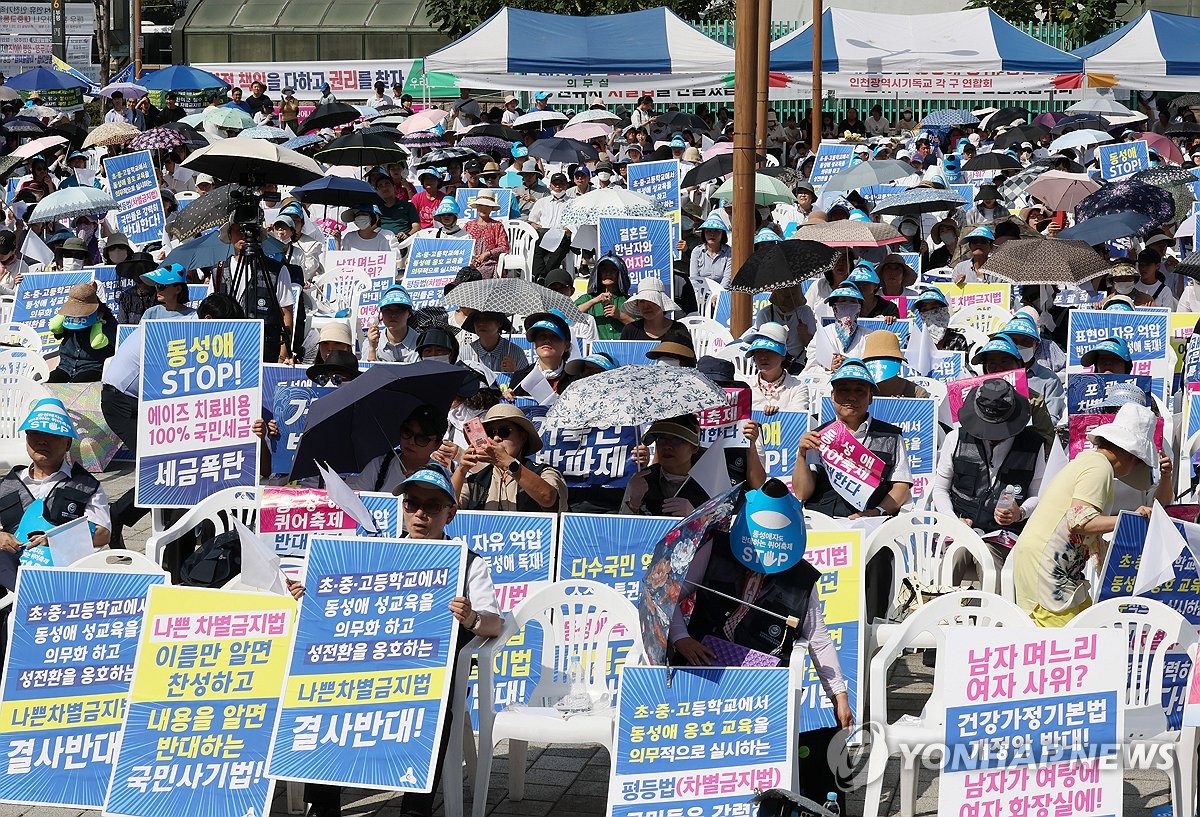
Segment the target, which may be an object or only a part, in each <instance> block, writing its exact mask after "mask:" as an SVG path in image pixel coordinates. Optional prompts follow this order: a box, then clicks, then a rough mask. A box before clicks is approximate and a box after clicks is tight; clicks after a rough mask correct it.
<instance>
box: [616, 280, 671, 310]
mask: <svg viewBox="0 0 1200 817" xmlns="http://www.w3.org/2000/svg"><path fill="white" fill-rule="evenodd" d="M643 301H648V302H650V303H653V304H657V305H658V308H659V309H661V310H662V311H663V312H678V311H679V304H677V303H675V302H674V301H673V300H671V299H670V298H669V297H667V292H666V290H665V289H664V288H663V283H662V281H661V280H659V279H658V278H646V279H643V280H642V282H641V283H640V284H638V288H637V292H636V293H634V295H632V296H631V297H630V298H629V299H628V300H627V301H625V303H624V304H622V305H621V309H623V310H625V314H626V315H632V316H633V317H635V318H640V317H642V308H641V306H639V304H640V303H642V302H643Z"/></svg>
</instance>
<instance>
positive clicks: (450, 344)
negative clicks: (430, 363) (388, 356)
mask: <svg viewBox="0 0 1200 817" xmlns="http://www.w3.org/2000/svg"><path fill="white" fill-rule="evenodd" d="M426 346H441V347H443V348H445V349H449V350H450V358H451V360H453V359H455V358H457V357H458V339H457V338H455V337H454V335H453V334H451V333H450V332H448V331H447V330H446V329H444V328H442V327H441V326H431V327H429V328H428V329H425V330H424V331H422V332H421V334H420V335H418V336H417V342H416V344H415V346H414V348H415V349H416V350H417V351H418V352H420V351H421V350H422V349H423V348H425V347H426Z"/></svg>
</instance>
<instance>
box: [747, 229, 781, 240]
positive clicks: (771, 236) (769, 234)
mask: <svg viewBox="0 0 1200 817" xmlns="http://www.w3.org/2000/svg"><path fill="white" fill-rule="evenodd" d="M772 241H783V239H782V238H780V237H779V233H777V232H775V231H774V230H772V229H771V228H770V227H763V228H762V229H761V230H759V231H758V232H757V233H755V235H754V243H755V244H769V243H771V242H772Z"/></svg>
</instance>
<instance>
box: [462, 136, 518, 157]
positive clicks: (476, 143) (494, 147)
mask: <svg viewBox="0 0 1200 817" xmlns="http://www.w3.org/2000/svg"><path fill="white" fill-rule="evenodd" d="M458 146H459V147H464V148H470V149H471V150H473V151H476V152H478V153H503V154H507V153H508V152H509V150H511V149H512V142H509V141H506V140H504V139H501V138H500V137H498V136H475V135H474V134H472V135H470V136H464V137H463V138H461V139H459V140H458Z"/></svg>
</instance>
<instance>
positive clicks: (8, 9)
mask: <svg viewBox="0 0 1200 817" xmlns="http://www.w3.org/2000/svg"><path fill="white" fill-rule="evenodd" d="M50 8H51V7H50V4H49V3H23V2H19V0H17V1H16V2H5V4H4V11H3V12H0V23H2V24H3V26H4V33H5V34H8V35H9V36H11V37H14V38H16V37H25V36H27V35H30V34H45V35H47V36H49V35H50V34H51V33H52V27H53V20H52V19H51V18H52V16H53V14H52V12H51V10H50ZM63 8H64V9H65V11H64V13H65V14H66V20H67V34H68V35H72V34H74V35H76V36H82V35H87V36H88V37H89V38H90V37H91V36H92V33H93V32H94V31H95V30H96V7H95V6H93V5H92V4H91V3H64V4H63ZM68 62H69V60H68Z"/></svg>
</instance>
